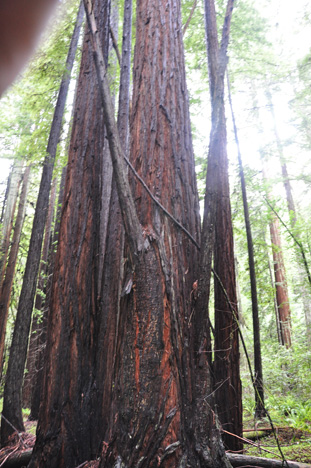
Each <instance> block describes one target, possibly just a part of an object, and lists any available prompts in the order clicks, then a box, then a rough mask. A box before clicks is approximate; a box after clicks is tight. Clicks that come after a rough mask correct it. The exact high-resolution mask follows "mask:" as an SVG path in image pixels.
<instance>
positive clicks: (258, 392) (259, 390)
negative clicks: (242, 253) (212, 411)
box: [227, 75, 266, 418]
mask: <svg viewBox="0 0 311 468" xmlns="http://www.w3.org/2000/svg"><path fill="white" fill-rule="evenodd" d="M227 80H228V95H229V103H230V108H231V115H232V122H233V127H234V135H235V141H236V145H237V151H238V161H239V169H240V180H241V188H242V199H243V208H244V221H245V227H246V237H247V249H248V264H249V276H250V283H251V297H252V313H253V336H254V368H255V369H254V370H255V380H254V382H253V385H254V390H255V402H256V406H255V416H256V417H257V418H262V417H263V416H265V413H266V411H265V404H264V390H263V375H262V361H261V344H260V324H259V309H258V296H257V282H256V271H255V258H254V246H253V238H252V230H251V223H250V217H249V209H248V201H247V193H246V183H245V176H244V168H243V162H242V156H241V151H240V143H239V138H238V131H237V127H236V123H235V116H234V112H233V106H232V99H231V91H230V82H229V77H228V75H227Z"/></svg>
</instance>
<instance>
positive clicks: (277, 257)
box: [260, 150, 291, 348]
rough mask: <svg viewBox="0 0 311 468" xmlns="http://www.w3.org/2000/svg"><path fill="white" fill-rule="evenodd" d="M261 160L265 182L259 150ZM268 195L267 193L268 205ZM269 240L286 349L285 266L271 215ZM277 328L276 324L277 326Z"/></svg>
mask: <svg viewBox="0 0 311 468" xmlns="http://www.w3.org/2000/svg"><path fill="white" fill-rule="evenodd" d="M260 156H261V160H262V172H263V180H264V181H267V175H266V165H265V161H264V154H263V151H262V150H260ZM270 198H271V197H270V195H269V193H268V192H267V199H268V203H269V199H270ZM269 230H270V239H271V244H272V255H273V269H274V287H275V296H276V302H277V307H278V318H279V332H280V333H279V340H281V341H279V343H280V344H282V345H285V346H286V347H287V348H290V346H291V319H290V316H291V312H290V306H289V299H288V290H287V281H286V273H285V264H284V258H283V251H282V245H281V236H280V228H279V220H278V218H277V216H276V215H275V214H272V219H271V221H270V222H269ZM277 326H278V324H277Z"/></svg>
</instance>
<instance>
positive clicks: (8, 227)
mask: <svg viewBox="0 0 311 468" xmlns="http://www.w3.org/2000/svg"><path fill="white" fill-rule="evenodd" d="M22 172H23V162H22V161H17V162H15V163H14V165H13V167H12V169H11V174H10V177H9V179H8V188H7V198H6V206H5V208H4V213H3V221H2V223H3V225H2V232H1V251H0V287H1V286H2V282H3V277H4V272H5V267H6V260H7V256H8V253H9V248H10V238H11V232H12V227H13V222H14V213H15V207H16V202H17V198H18V192H19V187H20V183H21V180H22Z"/></svg>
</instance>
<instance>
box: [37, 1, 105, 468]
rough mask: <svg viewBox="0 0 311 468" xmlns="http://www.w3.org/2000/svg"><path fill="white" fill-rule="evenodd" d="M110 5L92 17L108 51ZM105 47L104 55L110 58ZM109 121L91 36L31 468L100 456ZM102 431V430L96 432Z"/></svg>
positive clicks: (79, 100)
mask: <svg viewBox="0 0 311 468" xmlns="http://www.w3.org/2000/svg"><path fill="white" fill-rule="evenodd" d="M109 8H110V6H109V2H108V1H107V2H106V1H105V2H101V1H97V2H96V5H95V14H96V16H97V17H98V23H99V27H100V31H101V40H102V41H103V43H104V44H105V46H106V47H107V44H108V40H107V38H108V31H109V24H108V18H109ZM107 52H108V51H107V48H105V56H106V57H107ZM103 146H104V121H103V117H102V112H101V106H100V99H99V91H98V88H97V81H96V73H95V68H94V65H93V59H92V55H91V50H90V45H89V35H88V34H87V33H86V34H85V37H84V43H83V51H82V61H81V68H80V74H79V83H78V88H77V94H76V100H75V111H74V118H73V128H72V135H71V143H70V148H69V157H68V168H67V176H66V184H65V196H64V202H63V208H62V216H61V223H60V231H59V244H58V250H57V256H56V260H55V270H54V276H53V285H52V291H51V301H50V313H49V317H48V339H47V347H46V348H47V352H46V365H45V376H44V383H43V397H44V399H45V405H42V406H41V408H40V414H39V424H38V431H37V442H36V446H35V449H34V454H33V457H32V460H31V462H30V466H32V467H41V466H46V467H55V468H56V467H57V468H61V467H63V468H70V467H74V466H77V465H79V464H81V463H82V462H83V461H85V460H86V459H90V458H92V457H94V456H95V455H96V453H93V447H94V446H97V447H98V446H99V441H100V440H101V439H102V437H103V436H102V435H101V433H100V432H98V431H97V432H96V430H95V427H93V425H92V418H93V416H94V411H95V410H94V409H92V404H91V402H92V398H93V392H94V388H93V385H94V367H95V343H94V339H95V334H96V330H95V328H96V323H97V318H98V304H97V301H98V245H99V212H100V200H101V180H100V177H101V176H100V174H101V164H102V162H101V158H102V150H103ZM96 429H98V428H96Z"/></svg>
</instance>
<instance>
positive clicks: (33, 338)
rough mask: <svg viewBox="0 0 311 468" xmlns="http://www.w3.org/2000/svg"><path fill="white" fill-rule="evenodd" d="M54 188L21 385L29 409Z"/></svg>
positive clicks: (38, 345) (41, 314)
mask: <svg viewBox="0 0 311 468" xmlns="http://www.w3.org/2000/svg"><path fill="white" fill-rule="evenodd" d="M56 187H57V180H56V178H54V180H53V182H52V188H51V195H50V203H49V209H48V215H47V218H46V223H45V230H44V241H43V247H42V252H41V263H40V269H39V278H38V286H37V294H36V299H35V313H34V315H33V318H32V325H31V334H30V339H29V347H28V354H27V363H26V370H27V373H26V375H25V377H24V385H23V408H29V407H30V402H31V395H32V390H33V388H34V385H35V381H36V375H37V372H38V369H37V367H36V362H37V360H38V359H37V358H38V353H39V352H40V346H41V342H42V340H41V338H42V337H41V334H42V332H43V329H42V327H43V305H44V295H45V292H46V275H47V271H48V256H49V250H50V243H51V230H52V223H53V218H54V209H55V200H56Z"/></svg>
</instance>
